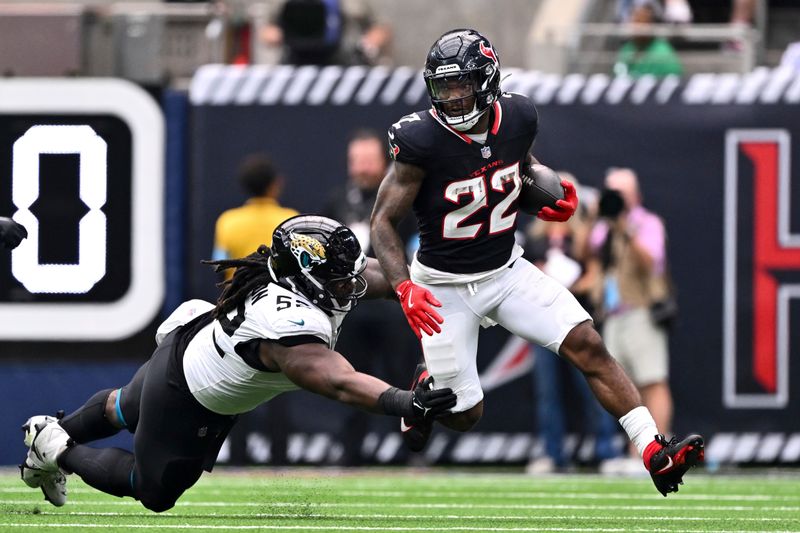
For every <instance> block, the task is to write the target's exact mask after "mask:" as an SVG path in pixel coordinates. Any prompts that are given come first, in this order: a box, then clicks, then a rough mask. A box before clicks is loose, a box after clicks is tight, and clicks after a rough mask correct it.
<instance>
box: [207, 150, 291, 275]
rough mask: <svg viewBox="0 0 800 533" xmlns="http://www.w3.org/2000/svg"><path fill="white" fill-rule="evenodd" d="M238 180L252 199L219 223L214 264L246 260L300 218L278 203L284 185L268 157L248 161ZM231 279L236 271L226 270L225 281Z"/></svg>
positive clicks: (216, 231) (224, 214)
mask: <svg viewBox="0 0 800 533" xmlns="http://www.w3.org/2000/svg"><path fill="white" fill-rule="evenodd" d="M237 179H238V181H239V184H240V185H241V186H242V187H243V188H244V190H245V191H246V192H247V193H248V195H249V196H250V198H249V199H248V200H247V201H246V202H245V204H244V205H242V206H241V207H236V208H233V209H228V210H227V211H225V212H223V213H222V214H221V215H220V216H219V218H218V219H217V224H216V229H215V231H214V252H213V254H212V257H213V259H214V260H221V259H232V258H239V257H245V256H247V255H249V254H251V253H253V252H255V251H256V250H257V249H258V247H259V245H261V244H265V245H267V246H270V245H271V244H272V232H273V231H275V228H276V227H277V226H278V225H279V224H280V223H281V222H283V221H284V220H286V219H287V218H289V217H293V216H295V215H297V214H298V212H297V211H295V210H294V209H291V208H288V207H283V206H281V205H280V204H279V203H278V197H279V196H280V192H281V189H282V186H283V182H282V179H281V177H280V176H279V175H278V174H277V172H276V170H275V167H274V166H273V165H272V162H271V161H270V160H269V158H267V157H266V156H264V155H261V154H254V155H250V156H248V157H247V158H245V160H244V161H243V163H242V165H241V167H240V168H239V174H238V176H237ZM231 275H233V271H232V270H227V271H226V274H225V276H226V278H227V279H229V278H230V277H231Z"/></svg>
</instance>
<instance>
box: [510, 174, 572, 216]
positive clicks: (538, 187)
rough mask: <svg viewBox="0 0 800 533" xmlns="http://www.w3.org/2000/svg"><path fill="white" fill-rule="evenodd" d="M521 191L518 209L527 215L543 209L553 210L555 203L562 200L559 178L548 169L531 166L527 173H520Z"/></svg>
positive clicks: (562, 194) (562, 189) (562, 191)
mask: <svg viewBox="0 0 800 533" xmlns="http://www.w3.org/2000/svg"><path fill="white" fill-rule="evenodd" d="M521 177H522V190H520V192H519V200H518V203H519V209H520V211H523V212H525V213H528V214H529V215H535V214H537V213H538V212H539V211H540V210H541V209H542V208H543V207H552V208H554V209H555V207H556V202H557V201H558V200H563V199H564V187H563V186H562V185H561V177H560V176H559V175H558V173H557V172H556V171H555V170H553V169H552V168H550V167H546V166H544V165H531V168H530V172H529V173H527V174H526V173H522V176H521Z"/></svg>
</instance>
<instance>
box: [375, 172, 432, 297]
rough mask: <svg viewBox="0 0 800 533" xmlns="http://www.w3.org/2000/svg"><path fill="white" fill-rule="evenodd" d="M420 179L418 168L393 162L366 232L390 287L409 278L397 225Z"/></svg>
mask: <svg viewBox="0 0 800 533" xmlns="http://www.w3.org/2000/svg"><path fill="white" fill-rule="evenodd" d="M424 177H425V172H424V171H423V170H422V169H421V168H420V167H418V166H415V165H409V164H407V163H400V162H395V163H394V164H393V165H392V166H391V167H390V168H389V173H388V174H387V175H386V177H385V178H384V179H383V182H382V183H381V186H380V189H378V197H377V199H376V201H375V208H374V209H373V211H372V219H371V222H370V231H371V233H372V235H371V236H372V243H373V247H374V249H375V255H376V256H377V257H378V261H379V262H380V265H381V267H382V268H383V271H384V272H385V273H386V278H387V279H388V280H389V283H391V285H392V287H397V285H398V284H400V283H401V282H402V281H404V280H407V279H408V278H409V275H408V266H406V256H405V247H404V246H403V241H402V239H401V238H400V234H399V233H398V232H397V225H398V224H399V223H400V221H401V220H403V217H405V216H406V214H408V212H409V210H410V209H411V204H413V203H414V199H415V198H416V197H417V193H418V192H419V188H420V186H421V185H422V180H423V179H424Z"/></svg>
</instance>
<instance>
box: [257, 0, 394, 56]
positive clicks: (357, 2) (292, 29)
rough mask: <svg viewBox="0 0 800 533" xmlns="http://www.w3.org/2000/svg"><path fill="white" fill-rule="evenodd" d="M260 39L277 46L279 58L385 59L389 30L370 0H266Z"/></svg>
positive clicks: (269, 44)
mask: <svg viewBox="0 0 800 533" xmlns="http://www.w3.org/2000/svg"><path fill="white" fill-rule="evenodd" d="M267 9H268V13H267V20H268V21H269V22H268V23H267V25H266V26H264V27H263V28H261V31H260V35H259V37H260V40H261V41H262V42H263V43H264V44H266V45H268V46H272V47H277V46H282V47H283V54H282V58H281V62H282V63H288V64H294V65H359V64H369V65H375V64H385V63H388V53H389V46H390V43H391V39H392V32H391V28H390V26H389V24H388V23H387V22H386V21H383V20H380V19H379V18H378V15H377V10H376V9H375V5H374V2H373V0H272V1H270V2H269V3H268V5H267Z"/></svg>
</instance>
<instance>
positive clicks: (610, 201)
mask: <svg viewBox="0 0 800 533" xmlns="http://www.w3.org/2000/svg"><path fill="white" fill-rule="evenodd" d="M624 210H625V199H624V198H622V195H621V194H620V193H619V191H617V190H615V189H603V192H602V193H601V194H600V205H599V212H600V216H601V217H603V218H610V219H615V218H617V217H619V216H620V214H622V212H623V211H624Z"/></svg>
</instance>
